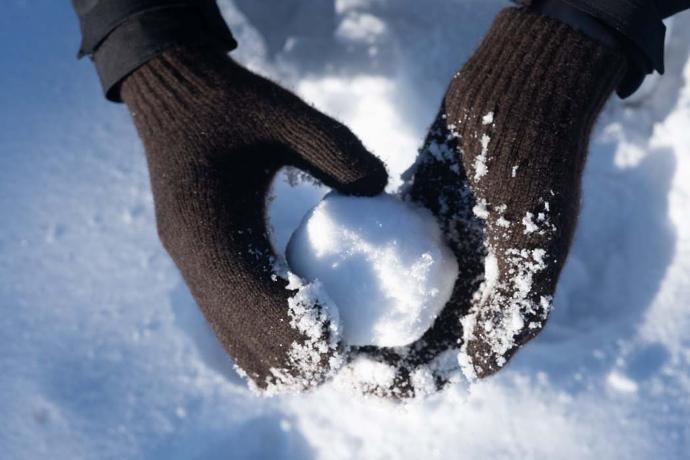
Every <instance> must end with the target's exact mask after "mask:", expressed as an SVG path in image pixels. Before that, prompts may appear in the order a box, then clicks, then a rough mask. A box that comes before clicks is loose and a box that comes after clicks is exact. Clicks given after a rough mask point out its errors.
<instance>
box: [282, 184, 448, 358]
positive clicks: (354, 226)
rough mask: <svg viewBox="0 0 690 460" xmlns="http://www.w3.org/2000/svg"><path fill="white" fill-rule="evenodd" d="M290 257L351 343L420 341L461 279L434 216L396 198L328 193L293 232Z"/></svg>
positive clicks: (386, 344)
mask: <svg viewBox="0 0 690 460" xmlns="http://www.w3.org/2000/svg"><path fill="white" fill-rule="evenodd" d="M286 256H287V260H288V264H289V266H290V268H291V270H292V271H293V272H294V273H295V274H297V275H299V276H300V277H302V278H304V279H306V280H309V281H314V280H317V279H318V280H319V281H320V282H321V283H322V285H323V287H324V289H325V291H326V292H327V293H328V295H329V296H330V297H331V299H332V300H333V301H334V302H335V304H336V305H337V307H338V311H339V313H340V318H341V320H342V326H343V341H344V342H345V343H346V344H349V345H375V346H379V347H396V346H403V345H408V344H410V343H412V342H414V341H415V340H417V339H419V338H420V337H421V336H422V335H424V333H425V332H426V331H427V330H428V329H429V328H430V327H431V325H432V324H433V322H434V320H435V319H436V317H437V316H438V314H439V313H440V312H441V310H442V309H443V307H444V306H445V304H446V302H448V300H449V299H450V296H451V294H452V291H453V285H454V283H455V280H456V279H457V276H458V264H457V261H456V259H455V256H454V255H453V252H452V251H451V250H450V249H449V248H448V247H447V246H446V243H445V241H444V239H443V235H442V234H441V231H440V229H439V227H438V224H437V222H436V219H435V218H434V216H433V215H432V214H431V213H430V212H429V211H427V210H426V209H422V208H420V207H416V206H414V205H411V204H409V203H406V202H403V201H401V200H399V199H397V198H395V197H393V196H390V195H380V196H377V197H373V198H362V197H350V196H343V195H338V194H335V193H331V194H329V195H327V196H326V197H325V198H324V200H323V201H321V202H320V203H319V204H318V205H316V207H315V208H314V209H312V210H311V211H310V212H309V213H308V214H307V215H306V216H305V218H304V219H303V221H302V223H301V225H300V226H299V227H298V228H297V230H296V231H295V233H294V234H293V235H292V238H291V239H290V242H289V243H288V247H287V253H286Z"/></svg>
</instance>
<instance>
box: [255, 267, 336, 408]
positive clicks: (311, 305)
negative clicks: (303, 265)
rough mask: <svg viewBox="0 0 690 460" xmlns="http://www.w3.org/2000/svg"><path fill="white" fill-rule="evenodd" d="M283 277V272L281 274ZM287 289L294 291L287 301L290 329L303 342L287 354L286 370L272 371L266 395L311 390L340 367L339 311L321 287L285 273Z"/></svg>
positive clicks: (318, 284) (292, 345) (294, 345)
mask: <svg viewBox="0 0 690 460" xmlns="http://www.w3.org/2000/svg"><path fill="white" fill-rule="evenodd" d="M281 275H282V273H281ZM287 279H288V285H287V286H286V289H289V290H291V291H295V294H294V295H293V296H292V297H290V298H289V299H288V315H289V316H290V326H291V327H293V328H294V329H296V330H298V331H299V332H300V333H301V334H302V335H303V336H304V337H305V340H303V341H301V342H294V343H292V344H291V345H290V350H289V351H288V357H289V370H287V369H277V368H273V369H271V374H272V376H271V377H269V378H268V380H267V382H266V383H267V384H268V386H267V389H266V391H265V394H266V395H269V396H273V395H276V394H280V393H285V392H295V391H302V390H306V389H308V388H312V387H314V386H316V385H318V384H319V383H321V382H323V381H324V380H325V379H326V378H328V377H330V376H332V375H333V374H334V373H335V371H337V370H338V369H339V368H340V367H341V366H342V364H343V357H342V355H341V354H340V353H339V350H338V344H339V341H340V335H341V327H340V318H339V315H338V309H337V307H336V306H335V304H334V303H333V302H332V301H331V299H330V298H329V297H328V295H327V294H326V293H325V292H324V291H323V289H322V286H321V284H320V283H319V281H318V280H315V281H313V282H311V283H309V284H304V282H303V281H302V280H301V279H300V278H299V277H298V276H296V275H294V274H293V273H290V272H287Z"/></svg>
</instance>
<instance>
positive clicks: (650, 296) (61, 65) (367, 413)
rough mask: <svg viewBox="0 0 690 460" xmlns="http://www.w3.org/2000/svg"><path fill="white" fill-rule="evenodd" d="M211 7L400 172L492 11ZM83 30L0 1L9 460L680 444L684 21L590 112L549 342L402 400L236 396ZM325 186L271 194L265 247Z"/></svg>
mask: <svg viewBox="0 0 690 460" xmlns="http://www.w3.org/2000/svg"><path fill="white" fill-rule="evenodd" d="M220 3H221V5H222V7H223V10H224V13H226V15H227V18H228V20H229V22H230V23H231V25H232V26H233V30H234V31H235V32H236V33H237V35H238V38H239V39H240V43H241V49H240V50H239V52H238V53H236V54H237V56H238V59H240V60H242V61H243V62H245V63H248V64H249V65H250V66H251V67H252V68H254V69H257V70H259V71H261V72H263V73H265V74H267V75H270V76H272V77H274V78H276V79H279V80H280V81H281V82H282V83H283V84H285V85H286V86H289V87H290V88H292V89H294V90H296V91H297V92H298V93H300V94H301V95H302V96H304V97H306V98H307V99H309V100H310V101H312V102H314V103H315V104H316V105H317V106H318V107H320V108H322V109H323V110H325V111H327V112H329V113H331V114H333V115H335V116H337V117H339V118H340V119H342V120H343V121H345V122H346V123H348V124H349V125H350V126H351V127H352V128H353V129H354V131H355V132H356V133H357V134H359V135H360V136H361V137H362V138H363V140H364V141H365V143H366V144H367V145H368V146H369V147H370V148H371V149H372V150H373V151H375V152H376V153H377V154H378V155H380V156H381V157H382V158H384V159H385V160H386V161H387V162H388V163H389V166H390V170H391V173H392V174H393V175H397V174H399V173H400V172H402V171H403V170H404V169H405V168H406V167H407V166H408V165H409V164H410V163H411V162H412V161H413V159H414V156H415V151H416V148H417V147H418V146H419V144H420V143H421V140H422V137H423V135H424V131H425V129H426V127H427V125H428V124H429V123H430V121H431V120H432V118H433V115H434V112H435V110H436V108H437V105H438V103H439V100H440V97H441V95H442V93H443V90H444V86H445V84H446V82H447V81H448V79H449V77H450V76H451V74H452V72H453V71H454V70H455V68H456V67H458V66H459V65H460V64H461V62H462V61H463V60H464V59H465V58H466V57H467V56H468V54H469V53H470V52H471V50H472V48H473V47H474V46H475V45H476V44H477V42H478V40H479V39H480V37H481V34H482V32H483V31H484V30H485V29H486V27H487V26H488V24H489V23H490V21H491V18H492V17H493V15H494V14H495V12H496V11H497V10H498V9H499V8H500V7H501V6H502V5H503V4H504V3H503V2H501V1H497V0H492V1H488V0H428V1H425V2H419V1H418V0H395V1H392V0H337V1H336V2H335V8H334V6H333V3H332V2H329V1H325V0H290V1H287V0H284V1H281V2H256V1H255V0H234V2H231V1H229V0H227V1H221V2H220ZM276 18H278V19H276ZM78 41H79V37H78V31H77V25H76V21H75V20H74V18H73V17H72V13H71V11H70V9H69V7H68V2H56V1H54V0H34V1H28V0H5V1H4V2H3V12H2V15H0V62H1V63H2V65H1V67H0V68H1V69H2V72H0V107H1V108H2V109H0V215H1V216H2V218H1V220H0V254H1V255H2V256H1V257H0V339H1V340H2V344H1V345H0V370H1V372H0V414H2V416H3V421H2V423H0V459H2V460H5V459H7V460H10V459H11V460H14V459H38V458H45V457H46V456H49V457H50V458H55V459H81V458H88V459H90V458H94V459H95V458H98V459H111V458H112V459H128V458H132V459H133V458H155V459H157V458H160V459H189V458H198V459H245V458H267V459H268V458H270V459H309V458H324V459H331V458H334V459H341V458H342V459H346V458H367V459H374V458H396V459H399V458H459V457H465V458H578V459H579V458H597V459H600V458H655V459H667V458H687V456H688V453H689V452H690V423H688V420H690V308H688V303H690V214H689V213H688V210H689V209H690V207H689V206H690V205H689V204H688V203H689V202H690V84H689V83H690V63H689V62H688V61H689V57H690V15H689V14H686V15H684V16H680V17H678V18H676V21H675V23H674V24H673V29H672V31H671V39H670V43H669V47H668V53H667V55H668V56H667V59H668V62H667V75H666V76H665V77H664V78H663V79H661V80H659V81H658V82H656V84H654V82H652V84H651V85H648V86H647V87H645V88H644V89H643V91H641V92H640V94H638V95H637V96H636V97H635V99H633V100H631V101H629V102H628V103H626V104H623V103H621V102H620V101H612V103H611V104H610V105H609V106H608V108H607V111H606V113H605V114H604V116H603V117H602V119H601V120H600V124H599V128H598V130H597V133H596V137H595V139H594V141H593V144H592V148H591V150H592V152H591V155H590V160H589V164H588V167H587V174H586V178H585V184H584V188H585V190H584V209H583V212H582V218H581V222H580V227H579V230H578V234H577V239H576V243H575V246H574V248H573V252H572V256H571V257H570V259H569V261H568V264H567V267H566V269H565V273H564V275H563V278H562V282H561V284H560V286H559V290H558V293H557V296H556V301H555V307H556V309H555V311H554V313H553V317H552V320H551V322H550V323H549V324H548V326H547V328H546V330H545V331H544V333H543V334H542V335H541V336H540V337H539V338H538V339H536V340H535V341H533V342H532V343H531V344H530V345H529V346H528V347H526V348H525V349H524V350H523V351H522V352H521V353H520V354H519V355H518V356H517V357H516V358H515V360H514V361H513V362H512V363H511V365H510V366H509V367H508V368H507V369H506V370H504V371H503V372H501V373H500V375H498V376H496V377H495V378H492V379H490V380H487V381H485V382H482V383H480V384H478V385H476V386H474V387H473V388H472V389H471V391H470V392H469V393H467V392H466V391H465V390H462V389H461V388H451V389H449V390H448V391H446V392H445V393H443V394H441V395H438V396H435V397H432V398H431V399H429V400H427V401H422V402H416V403H413V404H411V405H409V406H406V407H397V406H393V405H390V404H388V403H383V402H375V401H367V400H360V399H357V398H353V397H352V396H351V395H350V394H347V393H343V392H341V391H339V390H337V389H336V388H333V387H332V386H326V387H324V388H322V389H320V390H318V391H316V392H314V393H312V394H308V395H301V396H291V397H281V398H274V399H258V398H256V397H255V396H254V395H252V394H251V393H250V392H249V390H247V389H246V387H245V385H244V384H243V382H242V381H241V380H240V379H239V378H238V376H237V375H236V374H235V373H234V371H233V370H232V365H231V363H229V362H228V361H227V360H226V359H225V357H224V354H223V352H222V351H221V349H220V347H219V345H218V344H217V343H216V341H215V339H214V337H213V336H212V334H211V333H210V331H209V330H208V328H207V326H206V325H205V323H204V322H203V320H202V318H201V316H200V314H199V313H198V312H197V310H196V307H195V306H194V303H193V301H192V300H191V297H190V295H189V293H188V291H187V289H186V288H185V286H184V284H183V283H182V281H181V279H180V276H179V275H178V273H177V271H176V270H175V268H174V266H173V264H172V262H171V261H170V260H169V259H168V257H167V256H166V255H165V253H164V252H163V250H162V248H161V247H160V244H159V243H158V241H157V238H156V233H155V230H154V222H153V212H152V211H153V210H152V201H151V195H150V192H149V188H148V178H147V173H146V169H145V163H144V159H143V152H142V148H141V146H140V144H139V142H138V140H137V137H136V134H135V132H134V130H133V128H132V126H131V124H130V121H129V119H128V115H127V114H126V112H125V111H124V109H123V108H122V107H120V106H115V105H112V104H108V103H106V102H105V101H104V100H102V99H101V98H99V97H98V96H99V88H98V84H97V81H96V78H95V75H94V73H93V71H92V69H91V67H90V65H89V64H88V63H87V62H76V61H75V60H74V55H75V51H76V47H77V44H78ZM396 184H399V182H395V183H393V184H392V187H395V185H396ZM323 192H324V190H321V189H318V188H315V187H313V186H308V185H300V186H299V187H296V188H292V187H290V186H289V185H288V184H287V183H286V182H284V181H283V182H282V183H280V184H279V185H278V187H277V191H276V195H277V196H276V199H275V200H274V202H273V209H274V212H273V223H274V224H275V226H276V239H277V240H278V241H279V242H280V241H282V242H283V243H284V242H285V241H286V238H287V237H288V236H289V233H290V231H291V228H293V227H294V226H295V225H296V224H297V222H298V221H299V219H300V218H301V217H302V215H303V213H304V211H306V209H308V208H309V207H310V206H311V204H313V203H314V202H315V201H317V200H318V198H319V197H320V196H321V195H322V194H323ZM283 243H278V244H279V245H280V244H283Z"/></svg>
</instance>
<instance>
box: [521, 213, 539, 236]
mask: <svg viewBox="0 0 690 460" xmlns="http://www.w3.org/2000/svg"><path fill="white" fill-rule="evenodd" d="M522 224H523V225H524V226H525V233H526V234H527V233H533V232H536V231H537V230H539V227H537V224H535V223H534V214H532V213H531V212H528V213H526V214H525V217H523V218H522Z"/></svg>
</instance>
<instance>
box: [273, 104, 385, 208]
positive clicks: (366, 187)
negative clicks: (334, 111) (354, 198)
mask: <svg viewBox="0 0 690 460" xmlns="http://www.w3.org/2000/svg"><path fill="white" fill-rule="evenodd" d="M314 118H315V119H314ZM314 118H312V119H311V120H305V121H302V122H296V123H291V124H290V126H287V127H286V132H285V135H284V136H285V139H286V142H287V144H288V146H289V147H290V149H291V150H292V151H293V152H294V157H293V158H291V159H290V160H289V162H290V163H291V164H292V166H296V167H298V168H300V169H302V170H304V171H306V172H308V173H309V174H311V175H312V176H314V177H315V178H316V179H318V180H320V181H321V182H323V183H324V184H325V185H327V186H328V187H331V188H333V189H335V190H337V191H338V192H341V193H345V194H348V195H359V196H373V195H378V194H379V193H381V192H383V189H384V188H385V187H386V183H387V182H388V173H387V172H386V168H385V166H384V164H383V162H382V161H381V160H379V159H378V158H377V157H375V156H374V155H372V154H371V153H370V152H369V151H368V150H367V149H366V148H365V147H364V145H362V142H361V141H360V140H359V139H358V138H357V137H356V136H355V135H354V134H353V133H352V131H350V130H349V129H348V128H347V127H345V126H343V125H342V124H341V123H338V122H337V121H335V120H333V119H331V118H328V117H326V116H325V115H322V114H317V117H314Z"/></svg>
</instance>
